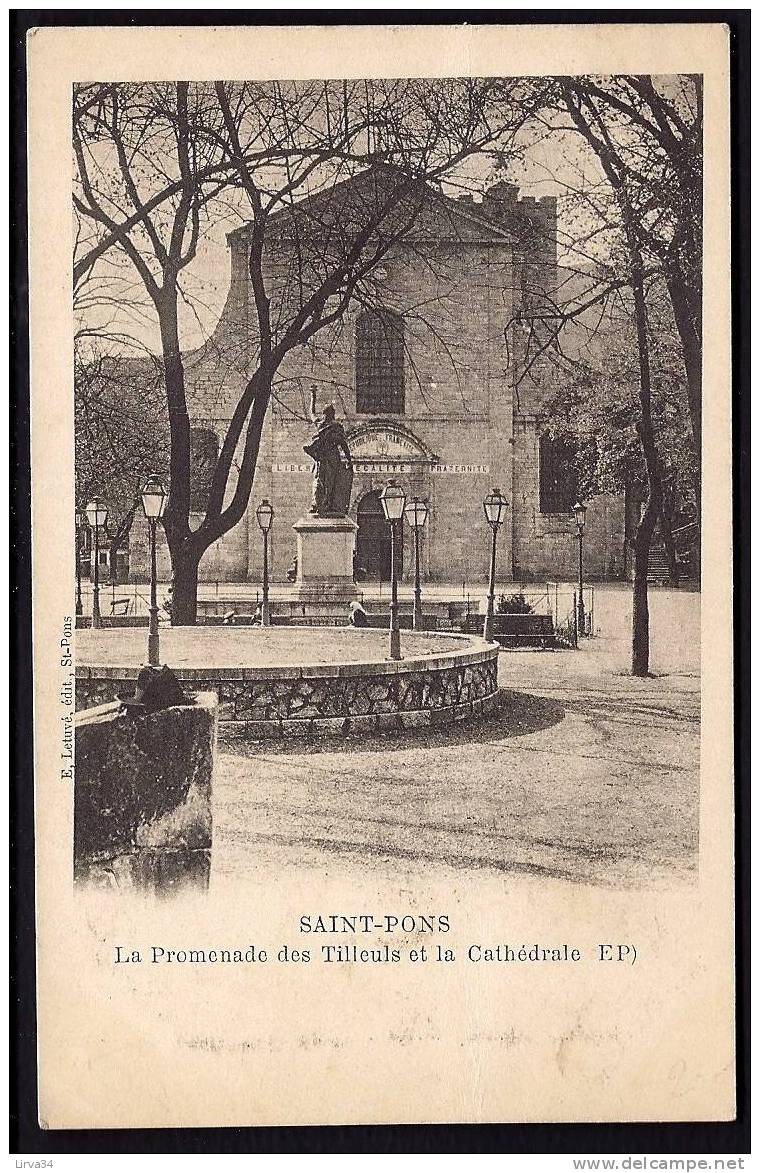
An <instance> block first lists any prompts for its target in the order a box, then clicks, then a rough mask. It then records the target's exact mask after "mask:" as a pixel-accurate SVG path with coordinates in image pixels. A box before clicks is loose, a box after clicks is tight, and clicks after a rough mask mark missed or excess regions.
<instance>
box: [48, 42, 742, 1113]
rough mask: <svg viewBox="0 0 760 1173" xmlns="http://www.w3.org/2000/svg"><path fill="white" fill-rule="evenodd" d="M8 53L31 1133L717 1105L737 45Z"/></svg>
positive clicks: (96, 45)
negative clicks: (14, 65) (27, 441)
mask: <svg viewBox="0 0 760 1173" xmlns="http://www.w3.org/2000/svg"><path fill="white" fill-rule="evenodd" d="M27 51H28V67H29V104H28V113H29V141H28V149H29V206H30V291H31V292H30V298H31V346H32V351H31V353H32V361H31V383H32V387H31V419H32V435H31V449H32V481H33V576H34V581H33V594H34V688H35V795H36V807H35V809H36V832H35V834H36V842H35V855H36V885H37V942H38V953H37V972H38V1008H37V1014H38V1027H39V1104H40V1109H39V1111H40V1122H41V1124H42V1126H43V1127H46V1128H69V1129H79V1128H111V1127H119V1128H124V1127H126V1128H129V1127H132V1128H136V1127H193V1126H212V1125H238V1126H241V1125H257V1124H274V1125H286V1124H352V1123H364V1124H371V1123H415V1122H427V1123H433V1122H452V1123H455V1122H497V1121H498V1122H536V1121H542V1122H571V1121H725V1120H731V1119H733V1117H734V1115H735V1036H734V941H733V926H734V907H733V885H734V845H733V798H732V795H733V771H732V737H733V728H732V720H733V715H732V677H733V666H732V615H731V573H732V550H731V505H732V502H731V468H732V451H731V396H730V386H731V382H730V380H731V346H730V342H731V323H730V276H731V274H730V252H729V239H730V232H729V209H730V199H731V193H730V172H729V162H730V160H729V101H728V95H729V85H728V32H727V30H726V29H725V28H724V27H722V26H720V25H717V24H700V25H691V24H688V23H684V24H680V25H678V26H673V27H668V26H663V25H649V24H638V25H632V26H625V25H599V26H590V25H580V24H579V25H565V26H562V27H560V26H544V27H532V26H528V25H523V26H509V25H506V24H504V25H489V26H478V25H475V26H467V27H464V26H454V25H447V24H438V25H428V26H420V27H415V26H409V25H407V26H385V25H377V26H374V27H373V26H358V27H333V28H327V27H318V26H316V25H315V26H314V27H281V28H276V27H266V28H264V27H257V28H252V27H240V28H232V27H227V28H211V27H209V28H202V27H193V26H188V27H182V28H168V27H167V28H140V27H126V28H104V27H91V28H84V27H83V28H41V29H36V30H32V31H31V32H30V34H29V37H28V43H27ZM703 324H704V325H703Z"/></svg>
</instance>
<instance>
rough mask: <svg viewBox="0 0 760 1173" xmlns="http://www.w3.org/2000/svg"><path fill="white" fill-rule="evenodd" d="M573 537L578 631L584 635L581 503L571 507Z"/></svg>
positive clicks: (584, 525) (584, 518)
mask: <svg viewBox="0 0 760 1173" xmlns="http://www.w3.org/2000/svg"><path fill="white" fill-rule="evenodd" d="M573 513H574V515H575V536H576V537H577V539H578V631H579V632H580V634H581V635H585V633H586V608H585V606H584V604H583V531H584V529H585V527H586V506H585V505H584V504H583V502H582V501H576V502H575V505H573Z"/></svg>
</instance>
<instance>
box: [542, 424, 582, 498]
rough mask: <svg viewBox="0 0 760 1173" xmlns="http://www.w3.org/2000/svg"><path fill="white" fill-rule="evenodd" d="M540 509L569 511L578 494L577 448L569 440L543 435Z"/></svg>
mask: <svg viewBox="0 0 760 1173" xmlns="http://www.w3.org/2000/svg"><path fill="white" fill-rule="evenodd" d="M538 490H539V508H540V510H541V512H542V513H570V511H571V510H572V508H573V505H574V503H575V501H576V500H577V497H578V472H577V469H576V466H575V448H574V447H573V445H572V444H570V443H568V441H567V440H563V439H560V438H555V437H553V436H541V438H540V439H539V443H538Z"/></svg>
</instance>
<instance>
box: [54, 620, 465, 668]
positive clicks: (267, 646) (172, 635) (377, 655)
mask: <svg viewBox="0 0 760 1173" xmlns="http://www.w3.org/2000/svg"><path fill="white" fill-rule="evenodd" d="M146 640H147V631H146V629H145V628H144V627H143V628H139V627H137V628H134V627H133V628H125V627H118V628H113V629H106V628H101V629H100V630H99V631H90V630H87V629H85V630H81V631H78V632H77V636H76V657H77V663H78V664H83V665H92V664H96V665H103V664H107V665H111V666H126V665H132V664H144V663H145V647H146ZM402 642H403V649H404V658H405V659H413V658H414V657H415V656H421V655H424V656H435V655H438V654H439V653H441V652H453V651H456V650H459V651H466V650H467V648H466V646H465V644H464V641H463V640H462V638H461V636H460V637H459V638H458V639H457V638H452V637H451V636H448V635H444V634H437V633H436V634H432V633H428V634H425V635H416V634H415V633H414V632H407V631H405V632H404V633H403V635H402ZM482 646H485V645H482ZM387 655H388V632H387V631H383V630H380V629H367V630H363V631H359V630H356V629H355V628H353V627H326V628H325V627H297V628H293V627H167V628H165V629H163V630H162V631H161V660H162V661H163V662H164V663H166V664H171V665H172V666H173V667H174V668H188V667H192V668H249V667H260V666H267V667H272V666H277V667H280V666H283V667H285V666H288V665H292V664H342V663H346V662H349V663H353V662H355V661H370V662H377V661H382V660H384V659H385V657H386V656H387Z"/></svg>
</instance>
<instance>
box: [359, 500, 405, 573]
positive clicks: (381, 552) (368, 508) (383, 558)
mask: <svg viewBox="0 0 760 1173" xmlns="http://www.w3.org/2000/svg"><path fill="white" fill-rule="evenodd" d="M356 522H357V525H358V526H359V531H358V533H357V535H356V579H357V582H361V581H362V580H364V581H366V580H367V579H369V580H372V581H375V582H377V581H378V580H379V581H381V582H390V577H391V527H390V526H389V525H388V522H387V521H386V520H385V516H384V514H383V506H382V503H381V501H380V494H379V493H376V492H372V493H366V494H365V495H364V497H362V499H361V501H360V502H359V506H358V508H357V510H356ZM400 538H401V526H399V539H400ZM402 549H403V542H402V541H401V540H399V542H398V549H397V551H396V554H397V559H398V567H397V573H398V576H399V578H400V577H401V557H402Z"/></svg>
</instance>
